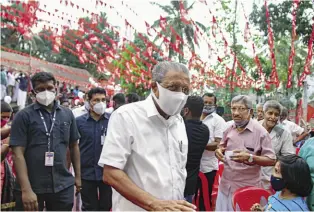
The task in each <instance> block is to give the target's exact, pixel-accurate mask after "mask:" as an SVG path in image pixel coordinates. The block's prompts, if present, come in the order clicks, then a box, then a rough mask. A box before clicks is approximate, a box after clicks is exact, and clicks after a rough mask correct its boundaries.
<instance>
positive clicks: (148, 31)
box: [145, 21, 152, 36]
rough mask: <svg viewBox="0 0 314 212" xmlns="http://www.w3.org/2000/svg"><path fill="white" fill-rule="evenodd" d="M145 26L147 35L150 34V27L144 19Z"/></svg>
mask: <svg viewBox="0 0 314 212" xmlns="http://www.w3.org/2000/svg"><path fill="white" fill-rule="evenodd" d="M145 26H146V31H147V35H149V36H152V35H151V33H150V29H151V27H150V25H149V24H148V23H147V22H146V21H145Z"/></svg>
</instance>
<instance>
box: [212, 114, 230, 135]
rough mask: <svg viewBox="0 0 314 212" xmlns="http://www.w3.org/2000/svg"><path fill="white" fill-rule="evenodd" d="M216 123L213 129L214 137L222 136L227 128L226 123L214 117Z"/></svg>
mask: <svg viewBox="0 0 314 212" xmlns="http://www.w3.org/2000/svg"><path fill="white" fill-rule="evenodd" d="M216 120H217V123H216V124H215V130H214V138H222V137H223V133H224V131H225V130H226V129H227V127H228V125H227V123H226V122H225V120H223V119H222V118H221V119H216Z"/></svg>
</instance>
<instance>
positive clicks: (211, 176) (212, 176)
mask: <svg viewBox="0 0 314 212" xmlns="http://www.w3.org/2000/svg"><path fill="white" fill-rule="evenodd" d="M216 172H217V171H216V170H214V171H211V172H208V173H204V174H205V176H206V178H207V181H208V193H209V200H205V201H209V203H210V206H211V207H212V191H213V185H214V181H215V176H216ZM197 189H199V191H200V202H199V205H200V208H199V211H205V206H204V197H203V188H202V182H201V178H198V182H197Z"/></svg>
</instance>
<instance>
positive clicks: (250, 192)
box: [232, 186, 271, 211]
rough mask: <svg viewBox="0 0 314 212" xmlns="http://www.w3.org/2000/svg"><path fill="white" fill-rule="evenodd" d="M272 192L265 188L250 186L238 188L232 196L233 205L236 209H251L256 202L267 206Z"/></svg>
mask: <svg viewBox="0 0 314 212" xmlns="http://www.w3.org/2000/svg"><path fill="white" fill-rule="evenodd" d="M270 195H271V194H270V192H268V191H267V190H265V189H262V188H257V187H253V186H248V187H244V188H240V189H238V190H236V191H235V192H234V194H233V196H232V206H233V210H234V211H251V207H252V206H253V204H255V203H260V204H261V205H262V206H265V205H266V204H267V202H268V197H269V196H270Z"/></svg>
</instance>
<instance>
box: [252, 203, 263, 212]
mask: <svg viewBox="0 0 314 212" xmlns="http://www.w3.org/2000/svg"><path fill="white" fill-rule="evenodd" d="M251 211H263V207H262V206H261V204H259V203H255V204H254V205H253V206H252V207H251Z"/></svg>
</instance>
